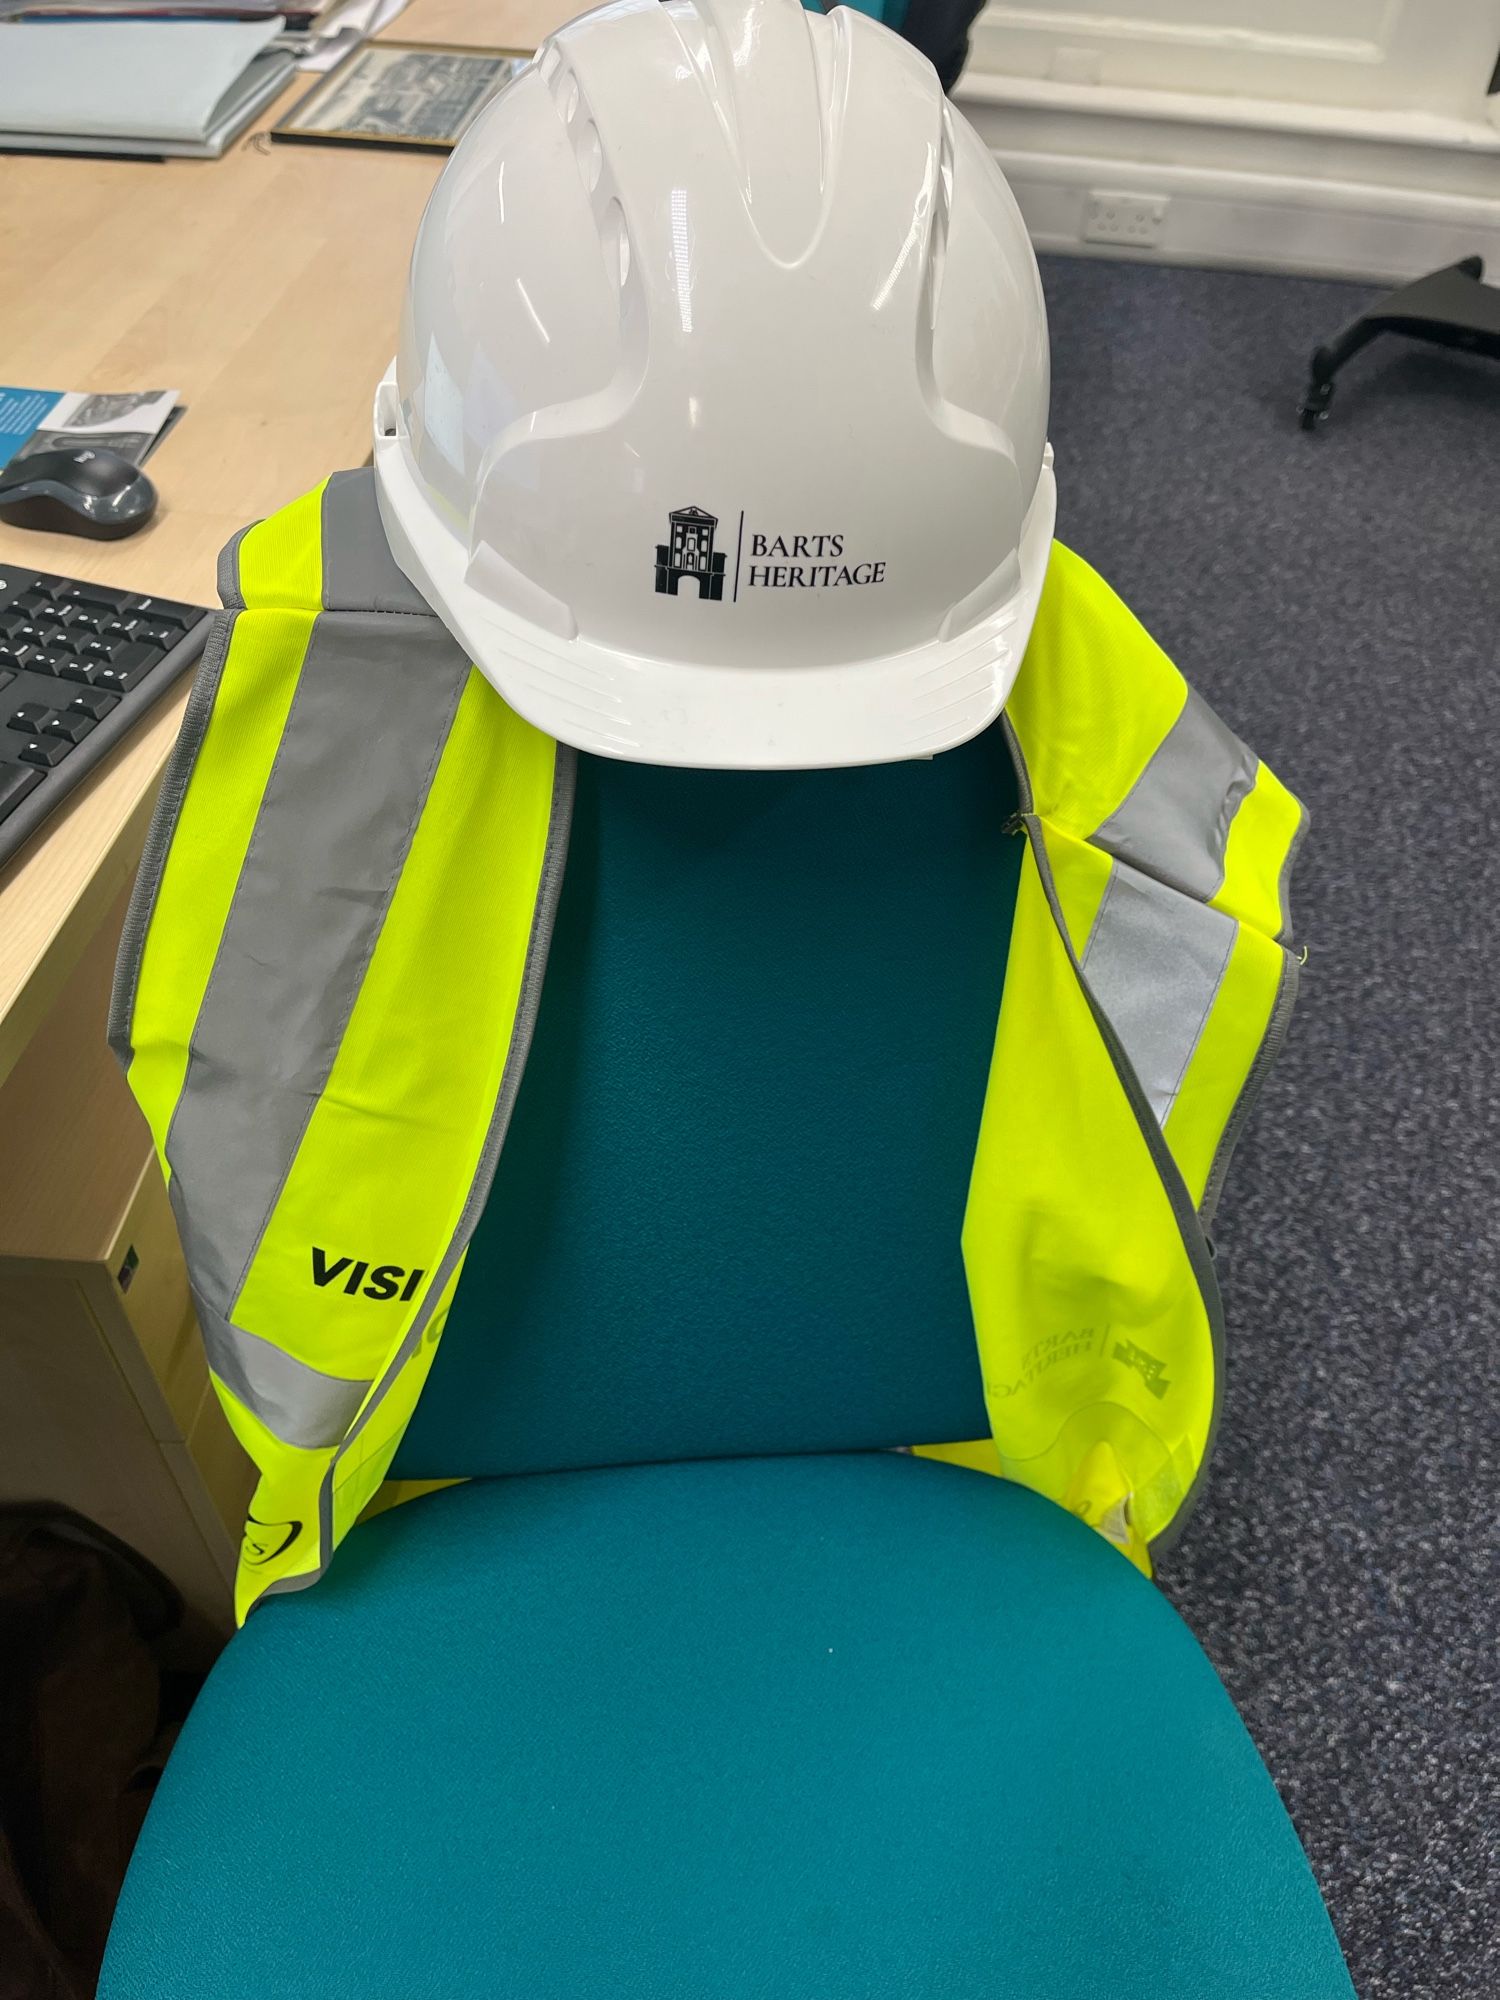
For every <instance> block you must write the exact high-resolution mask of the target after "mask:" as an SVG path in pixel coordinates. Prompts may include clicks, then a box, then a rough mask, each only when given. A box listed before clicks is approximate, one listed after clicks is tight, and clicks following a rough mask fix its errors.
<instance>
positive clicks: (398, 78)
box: [271, 42, 531, 153]
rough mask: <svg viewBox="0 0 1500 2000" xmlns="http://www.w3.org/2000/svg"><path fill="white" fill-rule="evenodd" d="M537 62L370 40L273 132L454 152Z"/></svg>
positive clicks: (318, 140)
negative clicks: (495, 100)
mask: <svg viewBox="0 0 1500 2000" xmlns="http://www.w3.org/2000/svg"><path fill="white" fill-rule="evenodd" d="M530 60H531V56H530V54H529V53H528V52H526V51H523V50H517V49H465V48H452V47H444V46H443V45H442V44H441V43H438V42H366V43H365V44H364V46H363V47H361V48H357V49H355V50H353V52H352V53H351V54H349V55H347V56H345V58H344V60H343V61H342V62H341V63H339V64H338V65H337V67H336V68H334V69H331V70H330V71H329V72H328V74H327V76H325V77H324V78H322V79H321V81H320V82H318V83H316V84H315V85H314V86H313V88H312V89H311V90H310V91H309V92H308V93H307V95H306V96H305V97H303V98H301V99H299V101H298V102H297V103H296V104H294V105H293V106H292V109H291V110H290V111H289V112H288V113H287V115H286V117H285V118H283V119H282V120H281V122H280V123H279V124H277V125H274V126H273V127H272V128H271V137H272V138H273V139H285V140H295V141H300V142H303V143H305V144H310V145H319V146H323V145H327V146H338V145H354V146H411V147H416V148H417V149H418V150H419V151H422V152H428V153H446V152H448V151H450V150H451V148H452V147H454V146H456V145H457V143H458V141H459V139H460V138H461V137H462V135H463V132H464V130H465V128H466V127H467V126H468V124H469V123H470V121H471V120H472V119H473V117H474V114H475V113H476V112H477V111H478V110H479V108H480V106H481V105H482V104H485V103H487V102H488V101H489V99H490V98H492V97H493V96H494V95H495V93H496V91H498V90H503V89H504V87H505V85H506V84H507V83H509V82H510V80H511V78H512V77H513V76H514V75H515V74H516V72H517V71H518V70H520V69H523V68H524V67H525V65H526V64H527V63H528V62H530Z"/></svg>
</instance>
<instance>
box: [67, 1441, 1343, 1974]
mask: <svg viewBox="0 0 1500 2000" xmlns="http://www.w3.org/2000/svg"><path fill="white" fill-rule="evenodd" d="M100 1992H101V1995H102V1996H103V2000H147V1996H149V2000H177V1996H182V2000H187V1996H192V1997H193V2000H203V1996H206V1995H212V1996H214V2000H276V1996H282V1995H298V1996H301V1995H311V1994H317V1995H318V1996H320V2000H345V1996H347V2000H355V1996H358V2000H375V1996H379V1997H380V2000H426V1996H431V2000H467V1996H471V1995H472V1996H474V2000H479V1996H483V2000H523V1996H524V2000H595V1996H597V2000H605V1996H608V2000H710V1996H711V1997H712V2000H752V1996H753V2000H856V1996H857V2000H886V1996H889V1997H890V2000H896V1996H900V2000H926V1996H932V1997H933V2000H939V1996H941V2000H970V1996H973V2000H981V1996H982V2000H1095V1996H1097V2000H1239V1996H1243V2000H1267V1996H1270V1995H1275V1996H1277V2000H1325V1996H1327V2000H1349V1996H1350V1995H1351V1993H1352V1989H1351V1987H1350V1986H1349V1983H1348V1979H1347V1975H1346V1974H1345V1972H1344V1970H1343V1965H1342V1961H1341V1959H1340V1956H1339V1952H1338V1948H1337V1945H1336V1943H1335V1942H1334V1938H1333V1933H1332V1930H1331V1928H1330V1926H1329V1923H1328V1920H1327V1917H1326V1915H1325V1914H1324V1911H1323V1907H1322V1904H1321V1901H1320V1899H1319V1896H1318V1893H1317V1889H1316V1887H1315V1885H1314V1882H1313V1879H1312V1876H1311V1873H1310V1871H1309V1870H1308V1867H1307V1864H1306V1862H1305V1860H1304V1858H1303V1855H1302V1852H1301V1849H1300V1848H1299V1846H1298V1844H1297V1839H1296V1836H1295V1834H1294V1832H1293V1830H1292V1827H1291V1824H1290V1822H1289V1820H1288V1819H1287V1816H1286V1814H1285V1812H1284V1811H1283V1809H1282V1807H1281V1804H1280V1802H1279V1800H1278V1798H1277V1795H1276V1793H1275V1790H1274V1789H1273V1787H1272V1785H1271V1782H1270V1779H1269V1778H1268V1777H1267V1775H1266V1773H1265V1771H1264V1769H1263V1767H1262V1765H1261V1763H1260V1760H1259V1758H1258V1756H1257V1755H1256V1752H1255V1750H1254V1747H1253V1746H1252V1744H1251V1743H1250V1740H1249V1738H1248V1737H1247V1735H1246V1734H1245V1731H1244V1729H1243V1727H1242V1726H1241V1724H1240V1722H1239V1720H1238V1718H1237V1717H1236V1715H1235V1713H1234V1710H1233V1708H1232V1707H1231V1705H1230V1703H1229V1701H1228V1698H1227V1697H1226V1695H1225V1694H1224V1692H1223V1690H1222V1688H1221V1687H1220V1685H1219V1682H1218V1680H1217V1679H1216V1677H1215V1675H1214V1673H1213V1670H1212V1668H1211V1667H1210V1666H1209V1664H1208V1662H1207V1661H1206V1659H1205V1658H1204V1656H1203V1655H1202V1653H1201V1652H1200V1651H1199V1649H1198V1647H1197V1645H1196V1644H1195V1642H1194V1641H1193V1639H1192V1637H1191V1635H1190V1634H1189V1633H1188V1631H1187V1629H1186V1627H1185V1626H1184V1625H1183V1624H1182V1623H1181V1621H1180V1620H1179V1619H1178V1617H1177V1616H1176V1614H1175V1613H1174V1612H1173V1610H1172V1609H1171V1607H1170V1606H1169V1605H1168V1604H1167V1603H1166V1601H1165V1600H1164V1598H1163V1597H1162V1596H1161V1595H1160V1593H1159V1592H1158V1591H1157V1590H1156V1589H1155V1588H1154V1587H1153V1586H1152V1585H1151V1584H1149V1583H1147V1582H1146V1581H1145V1580H1144V1579H1143V1578H1141V1577H1140V1576H1138V1575H1137V1574H1136V1573H1135V1572H1134V1571H1133V1570H1132V1569H1131V1568H1130V1567H1129V1565H1128V1564H1127V1563H1125V1562H1124V1561H1123V1560H1122V1559H1121V1558H1120V1557H1119V1556H1118V1555H1116V1554H1115V1553H1113V1552H1112V1551H1111V1550H1110V1549H1109V1548H1108V1547H1107V1546H1106V1545H1105V1544H1104V1543H1103V1542H1101V1541H1100V1540H1099V1539H1098V1538H1097V1536H1095V1535H1094V1534H1093V1533H1092V1532H1091V1531H1089V1530H1088V1529H1086V1528H1084V1527H1083V1526H1081V1524H1079V1523H1078V1522H1076V1521H1074V1520H1073V1519H1071V1518H1070V1517H1069V1516H1067V1515H1065V1514H1063V1513H1062V1512H1061V1511H1059V1510H1057V1509H1055V1508H1053V1507H1050V1506H1049V1505H1047V1504H1046V1503H1044V1502H1042V1501H1040V1500H1038V1499H1036V1498H1035V1497H1034V1496H1032V1495H1031V1494H1029V1493H1025V1492H1023V1491H1021V1490H1019V1489H1017V1488H1015V1487H1010V1486H1005V1485H1002V1484H1001V1483H1000V1482H999V1481H996V1480H991V1479H987V1478H984V1477H982V1476H981V1475H978V1474H975V1473H970V1472H966V1471H963V1470H960V1469H957V1468H955V1467H952V1466H948V1465H942V1464H935V1463H932V1462H928V1461H923V1460H917V1459H912V1458H908V1457H904V1456H897V1455H881V1454H870V1455H848V1456H838V1457H807V1458H788V1459H744V1460H727V1461H717V1462H710V1463H696V1464H678V1465H664V1466H644V1467H630V1468H625V1469H622V1470H616V1471H601V1472H574V1473H558V1474H550V1475H542V1476H535V1477H524V1478H514V1479H508V1480H497V1481H489V1482H484V1483H473V1484H470V1485H466V1486H461V1487H453V1488H450V1489H448V1490H447V1491H445V1492H441V1493H437V1494H434V1495H431V1496H428V1497H425V1498H423V1499H420V1500H417V1501H415V1502H412V1503H411V1504H409V1505H407V1506H405V1507H401V1508H397V1509H395V1510H394V1511H392V1512H390V1513H387V1514H385V1515H383V1516H381V1517H379V1518H378V1519H376V1520H373V1521H371V1522H369V1523H367V1524H366V1525H365V1526H363V1527H362V1528H360V1529H358V1530H356V1532H355V1533H354V1534H353V1535H352V1536H351V1537H350V1539H349V1541H348V1542H347V1544H346V1545H345V1547H344V1549H343V1551H342V1552H341V1554H340V1556H339V1558H338V1561H337V1562H336V1563H335V1565H334V1566H333V1568H332V1570H331V1572H330V1573H329V1575H328V1577H327V1578H326V1579H325V1580H324V1581H323V1582H322V1583H320V1584H319V1585H318V1586H317V1587H316V1588H315V1589H313V1590H310V1591H308V1592H306V1593H303V1594H299V1595H296V1596H285V1597H278V1598H274V1599H271V1600H269V1601H268V1602H267V1603H266V1604H265V1605H264V1606H263V1608H262V1609H260V1610H259V1611H257V1612H256V1613H255V1614H254V1615H253V1616H252V1618H251V1620H250V1622H249V1624H248V1626H247V1627H246V1629H245V1630H244V1631H243V1632H242V1633H240V1634H239V1635H238V1636H237V1637H236V1638H235V1639H234V1640H233V1642H232V1643H231V1644H230V1646H229V1647H228V1649H227V1651H226V1652H225V1654H224V1656H223V1658H222V1659H221V1661H220V1662H219V1664H218V1666H217V1667H216V1668H215V1670H214V1672H213V1674H212V1676H211V1678H210V1680H209V1683H208V1685H207V1687H206V1688H205V1690H204V1692H203V1694H202V1696H201V1697H200V1699H199V1701H198V1703H197V1705H196V1707H195V1708H194V1710H193V1713H192V1715H191V1717H190V1718H189V1721H188V1724H187V1727H186V1728H185V1730H184V1732H183V1735H182V1738H181V1741H180V1743H179V1745H178V1747H177V1749H176V1751H175V1753H174V1754H173V1757H172V1759H171V1762H170V1764H169V1766H168V1769H167V1772H166V1775H165V1777H164V1779H163V1782H162V1785H161V1789H160V1792H159V1794H158V1797H157V1799H156V1801H155V1803H154V1804H153V1807H152V1810H151V1813H150V1815H149V1818H148V1821H147V1825H146V1828H145V1831H144V1833H143V1835H142V1838H141V1842H140V1845H139V1848H138V1850H137V1852H136V1856H135V1859H134V1861H133V1863H132V1866H131V1869H130V1873H129V1878H128V1881H127V1883H126V1887H125V1893H124V1896H123V1898H122V1901H121V1905H120V1909H119V1913H118V1915H117V1918H116V1922H115V1927H114V1932H113V1935H112V1937H111V1940H110V1947H109V1953H108V1957H107V1960H106V1965H105V1971H104V1976H103V1981H102V1985H101V1988H100Z"/></svg>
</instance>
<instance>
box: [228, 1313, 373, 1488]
mask: <svg viewBox="0 0 1500 2000" xmlns="http://www.w3.org/2000/svg"><path fill="white" fill-rule="evenodd" d="M193 1303H194V1305H195V1306H196V1307H197V1310H198V1324H199V1326H200V1327H202V1329H203V1345H204V1348H205V1350H206V1351H207V1354H208V1365H209V1367H210V1368H211V1369H212V1370H213V1371H214V1373H215V1375H217V1376H218V1378H219V1380H220V1381H221V1382H222V1383H223V1384H224V1386H225V1388H226V1389H230V1390H232V1391H233V1393H234V1394H235V1395H236V1396H237V1397H238V1398H239V1400H240V1401H241V1402H242V1403H243V1404H244V1406H245V1408H246V1409H247V1410H253V1411H254V1412H255V1414H256V1416H257V1417H259V1418H260V1421H261V1422H262V1423H263V1424H264V1425H265V1427H266V1429H267V1430H268V1431H270V1433H271V1434H272V1436H273V1437H278V1438H280V1440H281V1442H282V1443H283V1444H294V1445H299V1446H301V1447H302V1448H303V1449H304V1450H306V1451H317V1450H320V1449H326V1448H328V1447H329V1446H332V1445H336V1444H337V1443H338V1442H339V1440H340V1439H341V1438H342V1437H343V1436H344V1434H345V1432H346V1431H347V1430H348V1428H349V1426H350V1424H352V1423H353V1422H354V1418H355V1414H356V1412H357V1411H358V1409H359V1406H360V1404H361V1403H362V1402H363V1401H364V1400H365V1397H366V1395H367V1394H368V1392H369V1387H370V1385H369V1383H368V1382H351V1381H348V1380H346V1379H345V1378H344V1377H343V1376H340V1375H325V1374H324V1373H323V1371H322V1369H321V1368H311V1367H309V1366H308V1364H307V1363H306V1362H305V1361H298V1360H295V1359H294V1358H293V1356H291V1355H290V1354H288V1353H286V1352H285V1351H284V1350H283V1349H282V1348H280V1347H277V1346H276V1345H275V1343H274V1342H273V1341H269V1340H261V1339H260V1338H259V1336H258V1335H256V1334H253V1333H246V1332H245V1331H244V1330H243V1328H241V1327H237V1326H233V1325H231V1324H230V1322H229V1321H228V1320H227V1319H225V1318H224V1317H223V1315H222V1314H220V1313H216V1312H215V1311H214V1310H213V1308H212V1307H211V1306H210V1305H209V1303H208V1301H207V1300H206V1299H204V1298H202V1297H200V1296H199V1294H198V1292H197V1290H196V1288H195V1289H194V1292H193Z"/></svg>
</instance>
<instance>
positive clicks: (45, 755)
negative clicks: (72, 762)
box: [21, 736, 73, 771]
mask: <svg viewBox="0 0 1500 2000" xmlns="http://www.w3.org/2000/svg"><path fill="white" fill-rule="evenodd" d="M72 747H73V746H72V744H71V743H60V742H59V741H58V740H57V738H56V737H55V736H47V737H41V736H34V737H33V738H32V739H31V741H30V742H29V743H23V744H22V745H21V762H22V763H23V764H40V765H41V767H42V769H43V770H44V771H50V770H51V769H52V767H53V765H54V764H60V763H61V762H62V760H63V758H64V757H66V756H67V754H68V752H69V751H70V750H71V749H72Z"/></svg>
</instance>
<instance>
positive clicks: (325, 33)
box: [286, 0, 408, 70]
mask: <svg viewBox="0 0 1500 2000" xmlns="http://www.w3.org/2000/svg"><path fill="white" fill-rule="evenodd" d="M407 4H408V0H331V4H330V6H329V8H328V10H327V11H326V12H325V13H322V14H320V15H319V16H318V19H317V20H316V21H315V22H314V23H313V25H312V27H311V29H310V31H308V32H306V33H303V34H299V35H288V36H287V38H286V41H287V45H288V46H291V47H295V48H296V50H297V63H298V67H299V68H300V69H308V70H325V69H332V68H333V66H334V64H335V63H336V62H342V61H343V59H344V57H345V56H347V55H349V54H350V53H352V51H353V50H355V49H357V48H358V47H359V45H360V43H361V42H362V41H364V40H365V39H366V37H367V36H370V35H374V34H378V33H379V31H380V30H381V29H382V28H384V27H386V26H388V25H389V23H390V22H392V21H394V20H395V18H396V16H397V15H398V14H399V13H400V12H401V11H402V9H403V8H404V7H405V6H406V5H407ZM287 22H288V26H291V25H293V23H292V18H291V16H290V15H289V16H288V17H287Z"/></svg>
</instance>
